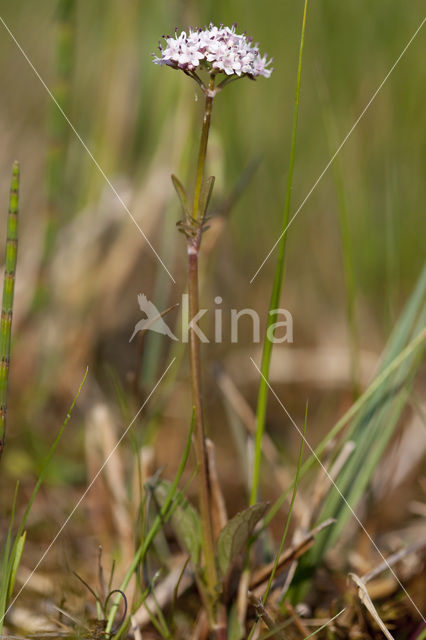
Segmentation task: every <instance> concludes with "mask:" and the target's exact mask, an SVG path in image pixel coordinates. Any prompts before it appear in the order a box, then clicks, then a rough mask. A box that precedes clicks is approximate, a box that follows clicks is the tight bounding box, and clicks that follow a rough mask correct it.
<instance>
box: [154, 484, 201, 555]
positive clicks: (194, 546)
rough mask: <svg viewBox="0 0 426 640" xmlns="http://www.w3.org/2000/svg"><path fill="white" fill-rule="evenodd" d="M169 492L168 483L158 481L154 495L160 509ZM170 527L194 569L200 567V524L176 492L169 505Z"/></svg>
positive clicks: (179, 492) (190, 507)
mask: <svg viewBox="0 0 426 640" xmlns="http://www.w3.org/2000/svg"><path fill="white" fill-rule="evenodd" d="M169 492H170V483H169V482H166V481H165V480H160V481H159V482H158V483H157V484H156V486H155V488H154V495H155V498H156V500H157V501H158V503H159V505H160V507H162V506H163V504H164V503H165V501H166V499H167V496H168V494H169ZM171 510H172V511H171V516H170V518H169V522H170V525H171V527H172V529H173V531H174V533H175V536H176V538H177V540H178V542H179V544H180V546H181V547H182V548H183V549H184V550H185V551H187V552H188V553H189V555H190V558H191V560H192V563H193V565H194V567H199V566H200V560H201V524H200V519H199V517H198V513H197V512H196V510H195V509H194V507H192V506H191V505H190V503H189V502H188V500H187V499H186V498H185V496H184V495H183V493H182V492H181V491H176V493H175V496H174V499H173V503H172V505H171Z"/></svg>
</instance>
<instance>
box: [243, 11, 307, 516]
mask: <svg viewBox="0 0 426 640" xmlns="http://www.w3.org/2000/svg"><path fill="white" fill-rule="evenodd" d="M307 8H308V0H305V7H304V11H303V20H302V32H301V37H300V47H299V63H298V68H297V81H296V97H295V103H294V115H293V131H292V136H291V148H290V162H289V168H288V179H287V191H286V200H285V205H284V216H283V225H282V228H283V234H282V237H281V240H280V244H279V249H278V260H277V266H276V268H275V276H274V284H273V286H272V295H271V302H270V305H269V311H270V313H269V314H268V321H267V328H266V334H265V342H264V345H263V355H262V364H261V372H262V375H261V377H260V381H259V393H258V398H257V412H256V445H255V459H254V465H253V483H252V488H251V495H250V504H255V503H256V501H257V493H258V488H259V476H260V462H261V456H262V438H263V432H264V430H265V420H266V406H267V399H268V380H269V366H270V363H271V356H272V340H270V338H269V337H268V329H269V328H270V327H271V326H272V325H273V324H274V323H275V322H276V321H277V313H276V311H275V309H278V307H279V305H280V296H281V289H282V285H283V280H284V266H285V249H286V241H287V226H288V223H289V219H290V203H291V189H292V185H293V169H294V158H295V151H296V133H297V120H298V116H299V96H300V79H301V75H302V57H303V43H304V39H305V27H306V13H307Z"/></svg>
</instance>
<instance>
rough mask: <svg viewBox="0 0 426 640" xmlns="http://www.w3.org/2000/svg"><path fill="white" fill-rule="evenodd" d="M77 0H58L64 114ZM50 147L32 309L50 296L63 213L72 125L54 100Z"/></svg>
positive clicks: (58, 80)
mask: <svg viewBox="0 0 426 640" xmlns="http://www.w3.org/2000/svg"><path fill="white" fill-rule="evenodd" d="M75 4H76V3H75V0H58V4H57V23H56V47H55V82H54V86H53V88H52V93H53V95H54V97H55V100H56V101H57V103H58V104H59V105H60V107H61V108H62V109H63V111H64V112H65V113H68V112H69V106H70V97H71V78H72V69H73V60H74V12H75ZM47 127H48V135H49V147H48V151H47V157H46V177H45V180H46V184H45V190H46V211H45V230H44V242H43V253H42V257H41V263H40V270H39V277H38V282H37V286H36V289H35V292H34V298H33V308H34V309H40V308H43V307H44V306H45V305H46V303H47V301H48V298H49V283H48V270H49V265H50V262H51V259H52V255H53V252H54V249H55V244H56V236H57V231H58V226H59V222H60V217H61V213H62V215H63V211H62V212H61V209H63V207H62V206H61V205H62V199H63V198H62V195H63V188H64V173H65V158H66V149H67V141H68V135H69V126H68V123H67V122H66V120H65V118H64V117H63V114H62V113H61V111H60V110H59V109H58V107H57V105H56V104H55V102H53V101H52V103H51V105H50V110H49V115H48V123H47Z"/></svg>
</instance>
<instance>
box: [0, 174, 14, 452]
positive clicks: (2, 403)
mask: <svg viewBox="0 0 426 640" xmlns="http://www.w3.org/2000/svg"><path fill="white" fill-rule="evenodd" d="M18 205H19V165H18V163H17V162H15V163H14V165H13V168H12V182H11V186H10V199H9V215H8V218H7V240H6V264H5V273H4V282H3V301H2V309H1V323H0V357H1V362H0V456H1V454H2V452H3V448H4V443H5V437H6V412H7V384H8V380H9V364H10V336H11V331H12V313H13V294H14V291H15V273H16V258H17V252H18Z"/></svg>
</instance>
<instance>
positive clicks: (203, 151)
mask: <svg viewBox="0 0 426 640" xmlns="http://www.w3.org/2000/svg"><path fill="white" fill-rule="evenodd" d="M213 89H214V75H211V76H210V82H209V86H208V93H207V94H206V101H205V105H204V117H203V129H202V131H201V140H200V148H199V151H198V162H197V173H196V176H195V187H194V203H193V207H192V216H193V218H194V220H198V205H199V202H200V193H201V187H202V186H203V175H204V166H205V163H206V155H207V142H208V139H209V131H210V122H211V117H212V107H213V93H212V92H213ZM200 239H201V237H200Z"/></svg>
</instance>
